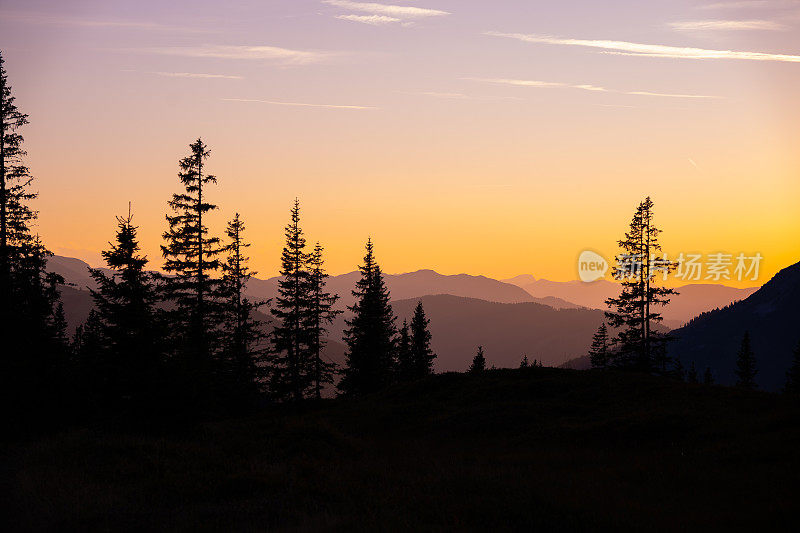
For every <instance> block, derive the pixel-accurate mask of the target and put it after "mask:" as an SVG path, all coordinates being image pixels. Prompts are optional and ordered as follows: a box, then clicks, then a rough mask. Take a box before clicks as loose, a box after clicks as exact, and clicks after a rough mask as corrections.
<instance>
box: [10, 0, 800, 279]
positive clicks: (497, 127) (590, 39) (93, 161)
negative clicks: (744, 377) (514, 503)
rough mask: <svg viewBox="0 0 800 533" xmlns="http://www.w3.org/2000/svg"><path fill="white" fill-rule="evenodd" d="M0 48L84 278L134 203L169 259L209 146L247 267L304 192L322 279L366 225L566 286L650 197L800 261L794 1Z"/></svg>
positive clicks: (379, 15)
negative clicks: (200, 156) (192, 151)
mask: <svg viewBox="0 0 800 533" xmlns="http://www.w3.org/2000/svg"><path fill="white" fill-rule="evenodd" d="M223 6H224V7H223ZM0 49H2V51H3V54H4V57H5V59H6V69H7V71H8V74H9V79H10V82H11V84H12V86H13V88H14V92H15V94H16V96H17V98H18V100H17V103H18V105H19V106H20V108H21V109H22V110H23V111H24V112H26V113H28V114H29V115H30V120H31V124H30V125H29V126H27V127H26V128H25V129H24V130H23V134H24V135H25V138H26V148H27V150H28V154H29V156H28V162H29V164H30V167H31V169H32V172H33V175H34V176H35V177H36V180H37V181H36V184H37V185H36V187H37V189H38V190H39V192H40V194H41V197H40V199H39V200H38V201H37V203H36V207H37V208H38V209H39V210H40V212H41V214H40V222H39V228H38V230H39V231H40V233H41V235H42V236H43V238H44V240H45V242H46V244H47V245H48V246H49V247H50V248H51V249H52V250H53V251H54V252H56V253H58V254H61V255H69V256H74V257H79V258H81V259H84V260H86V261H88V262H89V263H90V264H92V265H98V264H99V263H100V259H99V251H100V250H102V249H103V248H105V247H106V246H107V241H109V240H110V239H111V238H112V237H113V233H114V229H115V225H114V222H115V221H114V215H117V214H123V213H125V212H127V208H128V202H129V201H130V202H132V204H133V209H134V213H135V220H136V222H137V223H138V224H139V225H140V237H141V239H142V244H143V248H144V250H145V252H146V253H147V254H148V256H149V258H150V259H151V261H153V264H152V265H151V266H152V267H153V268H157V267H159V266H160V264H161V255H160V252H159V249H158V246H159V244H160V243H161V233H162V232H163V231H164V230H165V229H166V222H165V220H164V213H165V212H166V208H167V200H168V199H169V197H170V195H171V194H172V193H173V192H177V191H178V190H179V182H178V179H177V171H178V166H177V162H178V160H179V159H180V158H181V157H183V156H185V155H186V154H187V152H188V146H189V143H190V142H192V141H193V140H194V139H196V138H197V137H198V136H202V138H203V139H204V140H205V141H206V142H207V143H208V144H209V145H210V147H211V150H212V157H211V160H210V167H211V170H212V172H213V173H214V174H216V175H217V176H218V178H219V185H218V186H216V187H212V188H211V189H210V190H209V191H208V196H209V198H210V200H211V201H213V202H216V203H217V204H219V206H220V210H219V212H218V214H217V215H215V216H214V217H212V219H211V221H210V225H211V227H212V230H213V231H214V232H216V233H218V234H220V235H221V234H222V230H223V228H224V222H225V220H226V219H229V218H230V217H232V216H233V213H234V212H235V211H238V212H240V213H241V215H242V217H243V219H244V220H245V222H246V224H247V226H248V238H249V240H250V241H251V242H252V243H253V247H252V248H251V253H250V256H251V258H252V262H253V266H254V267H255V269H256V270H258V271H259V272H260V276H261V277H267V276H272V275H275V274H276V273H277V270H278V266H279V265H278V263H279V255H280V248H281V246H282V239H283V226H284V225H285V224H286V222H287V220H288V212H289V208H290V205H291V202H292V201H293V199H294V198H295V197H299V198H300V201H301V205H302V209H303V227H304V229H305V231H306V234H307V236H308V238H309V240H310V241H311V242H314V241H316V240H319V241H321V242H322V243H323V244H324V245H325V247H326V249H327V251H328V267H329V269H330V271H331V272H332V273H335V274H338V273H344V272H348V271H351V270H354V269H355V268H356V266H357V264H358V263H359V262H360V260H361V257H362V256H363V245H364V241H365V240H366V239H367V237H368V236H372V238H373V240H374V241H375V243H376V251H377V254H378V259H379V261H380V263H381V265H382V266H383V269H384V271H386V272H391V273H399V272H407V271H412V270H417V269H420V268H432V269H435V270H437V271H439V272H441V273H445V274H456V273H461V272H465V273H469V274H483V275H487V276H490V277H495V278H506V277H511V276H515V275H517V274H523V273H527V274H533V275H534V276H536V277H537V278H538V277H544V278H548V279H554V280H569V279H575V278H576V277H577V274H576V262H577V258H578V255H579V254H580V252H581V251H583V250H585V249H593V250H597V251H599V252H601V253H604V254H607V255H611V254H613V253H614V252H615V242H616V240H617V239H619V238H620V237H622V234H623V233H624V231H625V230H626V226H627V224H628V222H629V221H630V218H631V215H632V214H633V211H634V209H635V207H636V205H637V203H638V202H639V201H640V200H641V199H642V198H644V197H645V196H646V195H650V196H651V197H652V198H653V200H654V202H655V204H656V215H657V224H658V225H659V226H660V227H661V228H662V229H663V230H664V234H663V236H662V240H663V244H664V246H665V249H667V250H668V251H670V252H671V253H674V254H677V253H678V252H697V253H703V254H711V253H715V252H728V253H733V254H738V253H739V252H744V253H747V254H752V253H755V252H759V253H761V254H762V255H763V256H764V263H763V264H762V276H761V282H762V283H763V282H764V281H766V279H768V277H769V276H771V275H772V274H774V273H775V272H776V271H777V270H780V269H781V268H783V267H785V266H788V265H789V264H792V263H795V262H797V261H798V260H800V216H799V212H800V210H799V209H798V205H799V203H800V1H795V0H752V1H748V0H745V1H736V0H731V1H726V2H718V1H714V0H708V1H700V0H691V1H685V0H647V1H643V0H628V1H614V0H609V1H604V2H598V1H596V0H583V1H570V0H562V1H559V2H543V1H533V0H494V1H487V0H480V1H478V0H416V1H403V0H385V1H381V2H378V1H377V0H376V1H375V2H355V1H348V0H274V1H269V0H228V1H226V2H220V1H219V0H214V1H212V0H193V1H188V0H175V1H169V2H165V1H163V0H161V1H150V0H139V1H136V2H131V1H130V0H124V1H122V0H95V1H88V0H87V1H66V0H62V1H50V2H45V1H39V0H0ZM728 283H729V284H732V285H752V284H753V283H742V284H737V283H733V282H728Z"/></svg>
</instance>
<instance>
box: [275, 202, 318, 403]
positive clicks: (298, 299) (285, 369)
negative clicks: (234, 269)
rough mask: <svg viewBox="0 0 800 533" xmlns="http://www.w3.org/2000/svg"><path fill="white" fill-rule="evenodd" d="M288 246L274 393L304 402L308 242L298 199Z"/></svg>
mask: <svg viewBox="0 0 800 533" xmlns="http://www.w3.org/2000/svg"><path fill="white" fill-rule="evenodd" d="M285 236H286V244H285V245H284V247H283V251H282V252H281V270H280V274H281V279H280V280H279V281H278V297H277V298H276V299H275V305H274V306H273V308H272V309H271V311H272V315H273V316H274V317H275V318H276V319H277V320H278V323H277V324H276V325H275V328H274V329H273V331H272V343H273V355H272V357H271V360H272V372H273V373H272V378H271V387H272V392H273V394H275V395H276V396H278V397H279V398H283V399H289V398H291V399H293V400H295V401H299V400H302V399H303V397H304V393H305V391H306V389H307V388H308V387H309V386H310V385H311V375H310V372H309V367H310V349H309V344H310V341H311V339H310V332H309V328H308V313H309V307H310V303H311V302H310V299H311V295H310V288H311V284H310V277H311V274H310V272H309V271H308V263H309V259H310V254H309V253H308V252H306V239H305V237H304V236H303V230H302V229H301V228H300V202H299V200H297V199H295V201H294V206H293V207H292V210H291V219H290V221H289V224H288V225H287V226H286V230H285Z"/></svg>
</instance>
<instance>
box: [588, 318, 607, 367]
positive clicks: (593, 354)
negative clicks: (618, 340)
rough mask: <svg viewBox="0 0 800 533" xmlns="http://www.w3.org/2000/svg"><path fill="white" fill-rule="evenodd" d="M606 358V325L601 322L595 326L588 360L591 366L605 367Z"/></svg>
mask: <svg viewBox="0 0 800 533" xmlns="http://www.w3.org/2000/svg"><path fill="white" fill-rule="evenodd" d="M608 359H609V353H608V327H607V326H606V323H605V322H603V323H602V324H600V327H599V328H597V332H596V333H595V334H594V337H592V345H591V347H590V348H589V361H590V362H591V364H592V368H606V367H607V366H608Z"/></svg>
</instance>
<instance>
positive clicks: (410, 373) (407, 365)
mask: <svg viewBox="0 0 800 533" xmlns="http://www.w3.org/2000/svg"><path fill="white" fill-rule="evenodd" d="M397 378H398V379H399V380H400V381H409V380H411V379H414V358H413V356H412V354H411V334H410V333H409V330H408V321H407V320H405V319H403V325H402V327H401V328H400V332H399V335H398V338H397Z"/></svg>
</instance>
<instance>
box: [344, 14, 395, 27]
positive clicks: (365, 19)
mask: <svg viewBox="0 0 800 533" xmlns="http://www.w3.org/2000/svg"><path fill="white" fill-rule="evenodd" d="M336 18H337V19H341V20H349V21H351V22H360V23H362V24H369V25H370V26H385V25H386V24H392V23H393V22H402V19H398V18H395V17H387V16H386V15H336Z"/></svg>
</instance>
